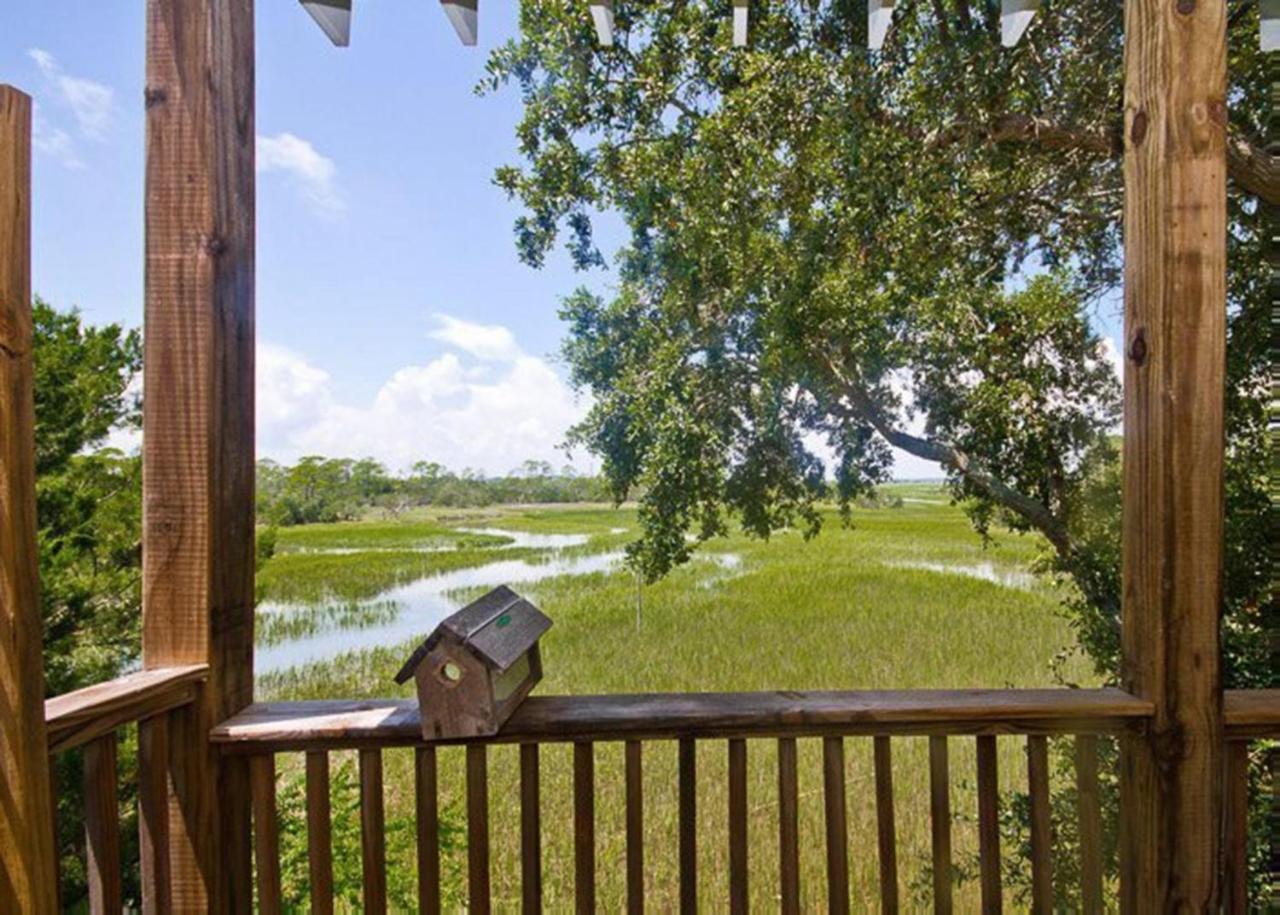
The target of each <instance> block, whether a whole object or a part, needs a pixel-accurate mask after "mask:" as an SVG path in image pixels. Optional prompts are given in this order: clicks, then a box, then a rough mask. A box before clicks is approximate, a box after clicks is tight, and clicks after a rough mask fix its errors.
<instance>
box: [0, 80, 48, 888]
mask: <svg viewBox="0 0 1280 915" xmlns="http://www.w3.org/2000/svg"><path fill="white" fill-rule="evenodd" d="M31 344H32V327H31V99H30V98H29V97H27V96H26V95H24V94H23V93H21V92H19V91H18V90H17V89H14V88H13V87H12V86H3V85H0V912H39V913H44V912H56V911H57V909H58V897H57V862H56V861H55V858H54V848H53V828H52V824H51V823H50V822H49V820H50V817H51V816H52V815H53V801H52V797H51V795H50V790H49V742H48V738H47V737H46V735H45V726H44V663H43V657H44V647H43V641H44V640H43V639H42V637H41V628H40V627H41V622H40V582H39V577H38V575H37V566H36V471H35V468H36V455H35V403H34V399H33V398H34V376H33V372H32V360H31Z"/></svg>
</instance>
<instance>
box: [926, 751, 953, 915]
mask: <svg viewBox="0 0 1280 915" xmlns="http://www.w3.org/2000/svg"><path fill="white" fill-rule="evenodd" d="M929 818H930V820H931V822H932V827H933V830H932V831H933V843H932V844H933V911H934V912H935V913H937V915H951V774H950V763H949V761H948V759H947V738H946V735H937V736H934V737H930V738H929Z"/></svg>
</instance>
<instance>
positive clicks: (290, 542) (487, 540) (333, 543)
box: [276, 521, 511, 553]
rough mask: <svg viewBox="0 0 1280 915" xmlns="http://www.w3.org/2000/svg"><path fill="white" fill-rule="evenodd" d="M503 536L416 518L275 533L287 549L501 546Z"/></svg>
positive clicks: (313, 526) (278, 543)
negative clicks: (458, 529) (413, 520)
mask: <svg viewBox="0 0 1280 915" xmlns="http://www.w3.org/2000/svg"><path fill="white" fill-rule="evenodd" d="M510 542H511V541H510V540H509V539H507V538H504V537H495V536H491V535H488V534H476V533H472V532H469V531H457V530H454V529H453V528H451V527H447V526H445V525H443V524H437V523H433V522H430V521H416V522H415V523H412V524H405V523H402V522H397V521H354V522H343V523H337V524H306V525H299V526H295V527H282V528H279V529H278V530H277V533H276V550H277V551H278V552H281V553H288V552H294V551H302V550H329V549H366V550H370V549H396V548H400V549H406V550H410V549H435V548H441V547H451V548H468V547H490V546H503V545H504V544H507V543H510Z"/></svg>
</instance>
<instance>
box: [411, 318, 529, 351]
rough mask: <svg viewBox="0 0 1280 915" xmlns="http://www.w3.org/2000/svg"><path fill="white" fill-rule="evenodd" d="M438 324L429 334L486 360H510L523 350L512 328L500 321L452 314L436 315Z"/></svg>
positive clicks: (432, 337) (434, 338)
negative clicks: (474, 321) (484, 321)
mask: <svg viewBox="0 0 1280 915" xmlns="http://www.w3.org/2000/svg"><path fill="white" fill-rule="evenodd" d="M433 317H434V318H435V320H436V322H437V323H438V324H439V327H437V328H436V329H435V330H433V331H432V332H431V333H430V335H429V336H430V337H431V339H433V340H439V341H440V342H442V343H447V344H449V345H450V346H454V347H457V348H458V349H460V350H462V351H463V352H465V353H469V354H470V355H472V356H474V357H476V358H477V359H482V360H484V361H486V362H511V361H514V360H515V359H518V358H519V357H520V356H521V355H523V353H521V351H520V347H519V346H518V345H517V344H516V338H515V336H514V335H513V334H512V333H511V331H510V330H508V329H507V328H505V327H503V326H502V325H501V324H472V323H471V322H470V321H463V320H462V319H461V318H455V317H453V316H451V315H445V314H436V315H433Z"/></svg>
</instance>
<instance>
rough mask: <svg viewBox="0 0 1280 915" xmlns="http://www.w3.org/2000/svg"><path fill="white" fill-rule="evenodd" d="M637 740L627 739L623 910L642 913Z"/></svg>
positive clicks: (640, 783) (641, 816) (641, 787)
mask: <svg viewBox="0 0 1280 915" xmlns="http://www.w3.org/2000/svg"><path fill="white" fill-rule="evenodd" d="M641 747H642V744H641V743H640V741H638V740H628V741H627V749H626V756H627V913H628V915H643V913H644V769H643V768H642V765H641V752H642V751H641Z"/></svg>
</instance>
